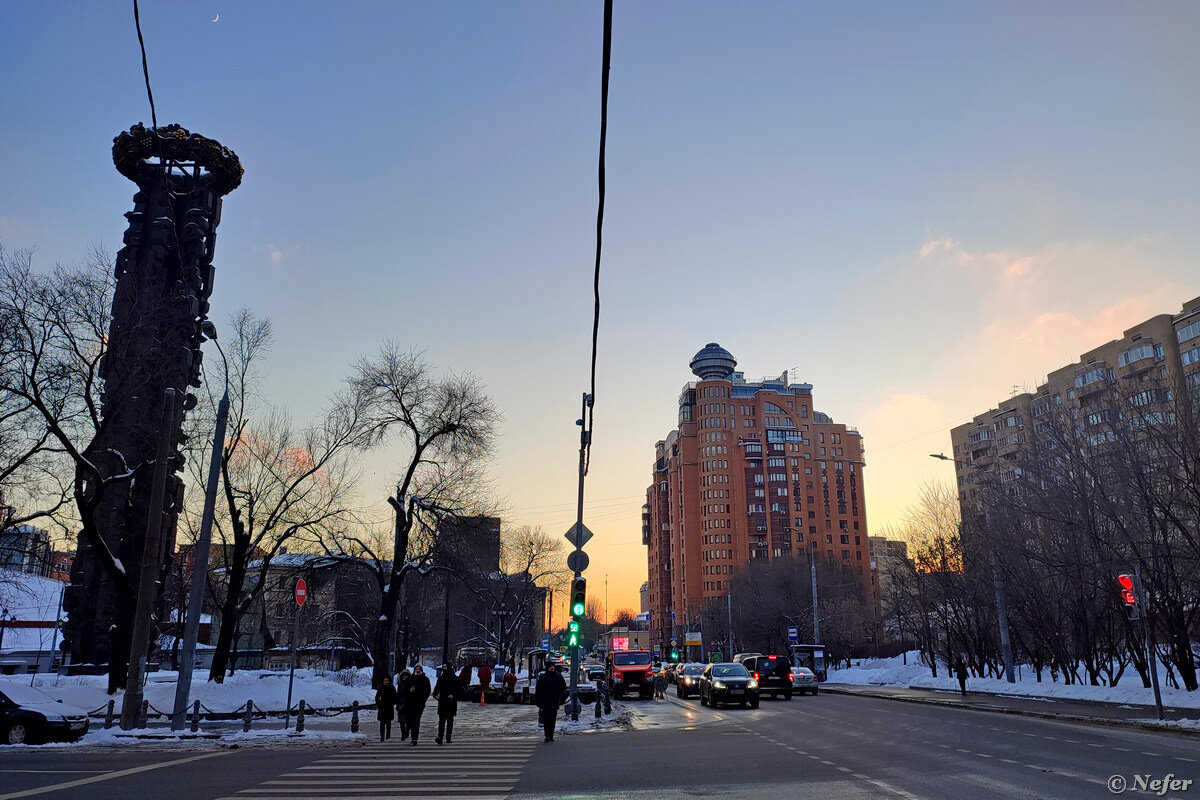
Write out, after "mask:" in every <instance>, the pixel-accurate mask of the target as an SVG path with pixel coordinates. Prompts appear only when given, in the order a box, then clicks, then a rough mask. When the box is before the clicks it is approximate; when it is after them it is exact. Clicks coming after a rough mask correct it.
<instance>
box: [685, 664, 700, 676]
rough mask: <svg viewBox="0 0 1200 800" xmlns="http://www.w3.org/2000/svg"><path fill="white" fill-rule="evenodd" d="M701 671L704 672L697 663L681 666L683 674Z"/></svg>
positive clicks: (693, 673)
mask: <svg viewBox="0 0 1200 800" xmlns="http://www.w3.org/2000/svg"><path fill="white" fill-rule="evenodd" d="M701 672H704V667H702V666H700V665H699V664H688V665H687V666H686V667H684V668H683V674H684V675H699V674H700V673H701Z"/></svg>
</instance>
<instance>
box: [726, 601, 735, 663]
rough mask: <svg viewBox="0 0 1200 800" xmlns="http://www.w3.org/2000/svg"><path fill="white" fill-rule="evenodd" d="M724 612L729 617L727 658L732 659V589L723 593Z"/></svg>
mask: <svg viewBox="0 0 1200 800" xmlns="http://www.w3.org/2000/svg"><path fill="white" fill-rule="evenodd" d="M725 612H726V614H727V615H728V619H729V660H730V661H733V590H732V589H731V590H730V591H729V594H727V595H725Z"/></svg>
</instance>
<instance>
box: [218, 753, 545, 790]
mask: <svg viewBox="0 0 1200 800" xmlns="http://www.w3.org/2000/svg"><path fill="white" fill-rule="evenodd" d="M535 748H536V745H535V741H534V740H520V739H518V740H488V739H463V740H461V741H455V742H454V743H453V744H446V745H442V746H438V745H436V744H434V743H433V742H432V741H430V742H424V741H422V742H421V745H420V746H419V747H411V746H410V745H409V743H408V742H400V741H398V740H397V739H392V740H390V741H387V742H371V743H370V744H368V745H366V746H364V747H362V748H361V749H354V750H342V751H340V752H337V753H334V754H332V755H329V756H326V757H325V758H321V759H319V760H317V761H314V762H312V763H311V764H308V765H306V766H303V767H299V768H298V769H295V770H293V771H292V772H289V773H286V774H284V775H280V776H278V777H276V778H273V779H272V780H268V781H263V782H262V783H260V784H259V785H257V786H254V787H252V788H249V789H243V790H241V791H239V792H238V793H237V794H234V795H232V796H230V797H226V798H221V800H285V799H286V798H292V797H298V798H304V800H334V798H338V800H393V798H402V797H404V798H408V797H416V798H439V799H440V800H452V799H456V798H463V800H493V799H495V800H499V798H503V797H505V796H507V794H508V793H509V792H511V791H512V789H513V787H514V786H516V784H517V780H518V779H519V778H520V777H521V769H522V768H523V767H524V766H525V762H526V761H528V760H529V758H530V756H532V755H533V752H534V750H535Z"/></svg>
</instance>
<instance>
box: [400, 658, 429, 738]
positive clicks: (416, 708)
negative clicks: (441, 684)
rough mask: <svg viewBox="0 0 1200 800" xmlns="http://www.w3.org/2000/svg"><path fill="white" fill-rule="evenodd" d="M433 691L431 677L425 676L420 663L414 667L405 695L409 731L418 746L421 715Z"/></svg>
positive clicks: (405, 711) (406, 719) (405, 710)
mask: <svg viewBox="0 0 1200 800" xmlns="http://www.w3.org/2000/svg"><path fill="white" fill-rule="evenodd" d="M430 692H431V689H430V686H429V678H427V677H426V676H425V668H424V667H422V666H421V665H420V664H417V665H416V666H415V667H413V674H412V677H411V678H410V679H409V681H408V691H407V693H406V694H405V697H404V719H405V721H406V722H407V723H408V732H409V734H410V735H411V736H412V743H413V747H416V746H417V736H418V735H419V734H420V733H421V715H422V714H424V713H425V701H427V700H428V699H429V694H430Z"/></svg>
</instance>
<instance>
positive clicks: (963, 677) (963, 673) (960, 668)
mask: <svg viewBox="0 0 1200 800" xmlns="http://www.w3.org/2000/svg"><path fill="white" fill-rule="evenodd" d="M954 674H955V675H957V676H958V691H959V692H960V693H962V694H964V695H965V694H966V693H967V664H966V662H965V661H963V657H962V656H959V657H958V663H957V664H956V665H955V666H954Z"/></svg>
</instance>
